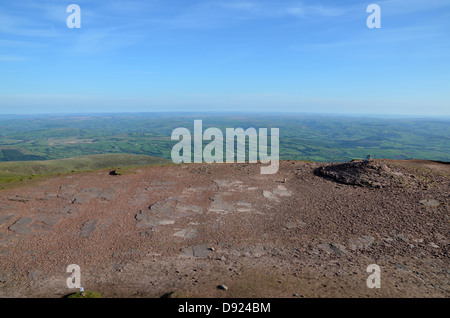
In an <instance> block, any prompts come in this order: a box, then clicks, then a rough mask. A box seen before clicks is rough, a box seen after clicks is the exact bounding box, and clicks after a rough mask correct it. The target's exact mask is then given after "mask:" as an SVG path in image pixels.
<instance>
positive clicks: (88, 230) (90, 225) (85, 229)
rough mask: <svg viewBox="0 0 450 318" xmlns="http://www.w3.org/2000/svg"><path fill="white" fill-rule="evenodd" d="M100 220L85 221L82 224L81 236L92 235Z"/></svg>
mask: <svg viewBox="0 0 450 318" xmlns="http://www.w3.org/2000/svg"><path fill="white" fill-rule="evenodd" d="M97 223H98V220H89V221H86V222H84V223H83V225H82V226H81V233H80V236H81V237H86V238H88V237H90V236H91V234H92V232H94V230H95V228H96V227H97Z"/></svg>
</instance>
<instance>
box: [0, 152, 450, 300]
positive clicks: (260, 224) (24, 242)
mask: <svg viewBox="0 0 450 318" xmlns="http://www.w3.org/2000/svg"><path fill="white" fill-rule="evenodd" d="M259 172H260V165H258V164H215V165H208V164H189V165H172V166H161V167H148V168H139V169H136V170H135V171H134V173H129V174H125V175H114V174H110V173H109V171H101V172H92V173H76V174H72V175H67V176H59V177H52V178H47V179H45V180H41V181H39V182H38V183H34V184H31V185H26V186H23V187H16V188H12V189H9V190H2V191H0V296H2V297H62V296H64V295H66V294H68V293H71V292H73V291H75V290H73V289H69V288H68V287H67V285H66V280H67V277H68V276H69V273H67V272H66V269H67V266H68V265H70V264H78V265H79V266H80V268H81V282H82V286H83V287H84V288H85V289H87V290H94V291H98V292H100V293H102V294H103V295H104V296H107V297H161V296H163V295H167V294H168V293H172V294H170V295H171V296H176V297H180V296H181V297H448V296H449V286H450V284H449V273H450V267H449V255H448V251H449V241H448V237H449V206H450V194H449V189H450V184H449V182H450V165H448V164H443V163H437V162H429V161H417V160H415V161H390V160H375V161H371V162H369V164H364V163H362V162H352V163H346V164H321V163H309V162H296V161H284V162H281V166H280V170H279V172H278V173H277V174H274V175H261V174H260V173H259ZM370 264H377V265H379V266H380V268H381V288H373V289H370V288H368V287H367V285H366V280H367V278H368V276H369V275H370V274H371V273H368V272H367V271H366V269H367V267H368V266H369V265H370ZM220 285H224V286H226V287H227V288H226V289H224V288H218V286H220Z"/></svg>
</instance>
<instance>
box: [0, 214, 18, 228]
mask: <svg viewBox="0 0 450 318" xmlns="http://www.w3.org/2000/svg"><path fill="white" fill-rule="evenodd" d="M15 216H16V215H15V214H14V213H8V214H0V227H1V226H2V225H3V224H5V223H6V222H8V221H9V220H11V219H12V218H14V217H15Z"/></svg>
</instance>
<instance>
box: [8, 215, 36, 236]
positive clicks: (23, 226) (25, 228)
mask: <svg viewBox="0 0 450 318" xmlns="http://www.w3.org/2000/svg"><path fill="white" fill-rule="evenodd" d="M31 222H33V219H32V218H21V219H19V220H17V221H16V222H15V223H14V224H13V225H11V226H10V227H9V229H10V230H11V231H13V232H14V233H17V234H23V235H26V234H31V233H32V232H33V231H32V229H31V228H30V227H29V225H30V224H31Z"/></svg>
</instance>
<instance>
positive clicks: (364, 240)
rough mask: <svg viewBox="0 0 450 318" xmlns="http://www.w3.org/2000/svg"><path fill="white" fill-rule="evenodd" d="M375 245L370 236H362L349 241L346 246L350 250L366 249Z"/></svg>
mask: <svg viewBox="0 0 450 318" xmlns="http://www.w3.org/2000/svg"><path fill="white" fill-rule="evenodd" d="M373 243H375V239H374V238H373V237H372V236H370V235H364V236H362V237H359V238H356V239H349V240H348V246H349V248H350V249H351V250H353V251H356V250H360V249H367V248H369V247H370V246H372V244H373Z"/></svg>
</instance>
